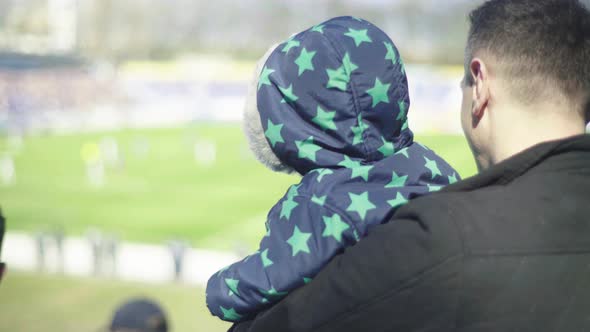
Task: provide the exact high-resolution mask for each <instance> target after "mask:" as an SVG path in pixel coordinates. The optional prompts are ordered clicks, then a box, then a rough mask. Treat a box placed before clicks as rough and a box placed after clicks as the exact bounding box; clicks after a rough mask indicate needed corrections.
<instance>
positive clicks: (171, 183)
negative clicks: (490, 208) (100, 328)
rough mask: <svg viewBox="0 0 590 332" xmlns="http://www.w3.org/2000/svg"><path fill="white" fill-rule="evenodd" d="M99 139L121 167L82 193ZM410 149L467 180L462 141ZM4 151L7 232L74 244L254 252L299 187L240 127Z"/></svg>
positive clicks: (30, 142) (43, 141)
mask: <svg viewBox="0 0 590 332" xmlns="http://www.w3.org/2000/svg"><path fill="white" fill-rule="evenodd" d="M105 137H112V138H114V139H116V140H117V142H118V144H119V149H120V151H121V154H122V158H123V160H124V162H123V163H122V164H121V165H120V166H119V167H115V168H112V169H110V168H107V170H106V184H105V186H104V187H103V188H100V189H95V188H92V187H91V186H89V185H88V183H87V179H86V174H85V166H84V162H83V159H82V157H81V150H82V147H83V146H84V145H85V144H86V143H92V142H95V143H98V142H100V140H101V139H103V138H105ZM417 139H418V140H419V141H420V142H422V143H424V144H426V145H428V146H430V147H431V148H432V149H434V150H435V151H436V152H437V153H439V154H440V155H441V156H442V157H444V158H446V159H447V160H448V161H449V163H450V164H451V165H453V166H455V167H456V168H457V170H458V171H459V173H460V174H461V175H462V176H463V177H465V176H468V175H472V174H474V173H475V166H474V164H473V161H472V158H471V155H470V152H469V150H468V147H467V144H466V143H465V141H464V139H463V138H462V137H460V136H445V135H431V136H428V135H426V136H419V137H417ZM198 140H201V141H202V140H208V141H211V142H215V144H216V146H217V163H216V164H215V166H213V167H204V166H199V165H198V164H197V163H196V162H195V159H194V142H195V141H198ZM138 142H144V143H142V144H143V145H144V146H143V148H142V149H145V151H144V152H145V154H143V153H140V152H138V151H140V150H141V149H138V148H137V146H138ZM12 145H14V144H11V143H10V142H9V140H8V139H7V138H0V154H2V153H7V152H10V153H13V154H14V160H15V166H16V176H17V182H16V184H15V185H12V186H1V185H0V204H1V205H2V208H3V210H4V212H5V214H6V216H7V218H8V229H9V230H25V231H37V230H40V229H43V228H49V227H54V226H56V225H63V227H64V228H65V230H66V232H67V233H68V234H70V235H81V234H84V232H85V231H86V230H87V229H88V227H91V226H95V227H98V228H100V229H102V230H105V231H108V232H113V233H115V234H118V235H119V237H120V238H122V239H124V240H129V241H144V242H161V241H165V240H168V239H170V238H183V239H186V240H188V241H190V242H191V243H192V244H193V245H194V246H198V247H209V248H217V249H231V248H235V246H236V244H237V243H241V245H243V246H249V247H254V246H255V245H256V244H257V243H258V240H259V239H260V237H261V236H262V235H263V234H264V231H265V229H264V220H265V217H266V214H267V212H268V210H269V209H270V208H271V207H272V206H273V204H275V203H276V201H277V200H278V199H279V198H280V197H281V196H282V195H283V194H284V193H285V191H286V190H287V188H288V186H289V185H290V184H293V183H296V182H297V181H298V178H297V177H296V176H287V175H283V174H277V173H272V172H270V171H268V170H267V169H265V168H264V167H263V166H262V165H260V164H259V163H258V162H257V161H256V160H255V159H254V158H253V157H252V156H251V155H250V153H249V151H248V149H247V144H246V141H245V138H244V137H243V134H242V131H241V129H240V127H239V125H206V124H202V125H196V126H190V127H186V128H176V129H153V130H145V129H144V130H122V131H116V132H104V133H94V134H76V135H63V136H55V135H50V136H35V137H27V138H25V139H24V141H23V143H22V147H21V148H20V149H15V148H14V147H11V146H12ZM146 147H149V149H147V148H146ZM146 151H147V152H146Z"/></svg>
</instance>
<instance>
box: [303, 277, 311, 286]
mask: <svg viewBox="0 0 590 332" xmlns="http://www.w3.org/2000/svg"><path fill="white" fill-rule="evenodd" d="M312 280H313V279H312V278H303V283H304V284H306V285H307V284H309V283H310V282H311V281H312Z"/></svg>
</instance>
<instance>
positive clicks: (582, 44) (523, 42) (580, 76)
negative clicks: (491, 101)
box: [465, 0, 590, 106]
mask: <svg viewBox="0 0 590 332" xmlns="http://www.w3.org/2000/svg"><path fill="white" fill-rule="evenodd" d="M470 22H471V28H470V31H469V37H468V41H467V48H466V56H465V83H466V84H467V85H468V86H472V85H473V78H472V77H471V75H470V74H469V64H470V63H471V60H472V59H473V58H474V57H475V56H476V55H478V54H480V53H479V52H482V53H481V54H486V55H488V56H491V57H493V59H494V61H495V62H496V63H497V64H498V65H497V68H496V70H497V71H498V74H499V75H504V77H507V78H508V80H507V83H508V84H509V89H510V90H511V91H512V92H513V95H515V96H517V97H518V98H520V99H522V101H524V102H527V101H532V100H534V99H535V98H536V97H538V96H540V94H544V93H546V90H545V89H546V88H547V87H549V88H553V89H555V87H557V88H559V89H560V90H561V91H559V92H561V93H562V94H564V95H565V96H567V97H570V98H572V97H573V98H584V99H582V100H580V101H581V102H582V103H584V104H585V103H587V101H588V98H589V96H590V12H589V11H588V9H587V8H586V7H584V5H582V4H581V3H580V2H579V1H578V0H491V1H487V2H486V3H484V4H483V5H481V6H480V7H478V8H477V9H475V10H474V11H473V12H471V14H470ZM584 106H585V105H584Z"/></svg>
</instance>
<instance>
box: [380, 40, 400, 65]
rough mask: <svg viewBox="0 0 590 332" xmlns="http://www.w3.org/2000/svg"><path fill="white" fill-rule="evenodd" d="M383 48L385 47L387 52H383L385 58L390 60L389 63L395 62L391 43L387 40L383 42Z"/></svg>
mask: <svg viewBox="0 0 590 332" xmlns="http://www.w3.org/2000/svg"><path fill="white" fill-rule="evenodd" d="M383 44H384V45H385V48H386V49H387V54H385V60H391V64H393V65H395V64H397V55H396V54H395V50H394V49H393V45H392V44H391V43H388V42H383Z"/></svg>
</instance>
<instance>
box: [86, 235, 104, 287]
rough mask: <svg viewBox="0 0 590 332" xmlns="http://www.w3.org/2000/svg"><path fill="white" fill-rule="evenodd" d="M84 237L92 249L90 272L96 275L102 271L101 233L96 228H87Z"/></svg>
mask: <svg viewBox="0 0 590 332" xmlns="http://www.w3.org/2000/svg"><path fill="white" fill-rule="evenodd" d="M86 239H87V240H88V244H89V246H90V250H91V251H92V273H93V274H94V275H95V276H98V275H100V274H101V273H102V240H103V237H102V233H101V232H100V231H99V230H97V229H94V228H92V229H89V230H88V232H86Z"/></svg>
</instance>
